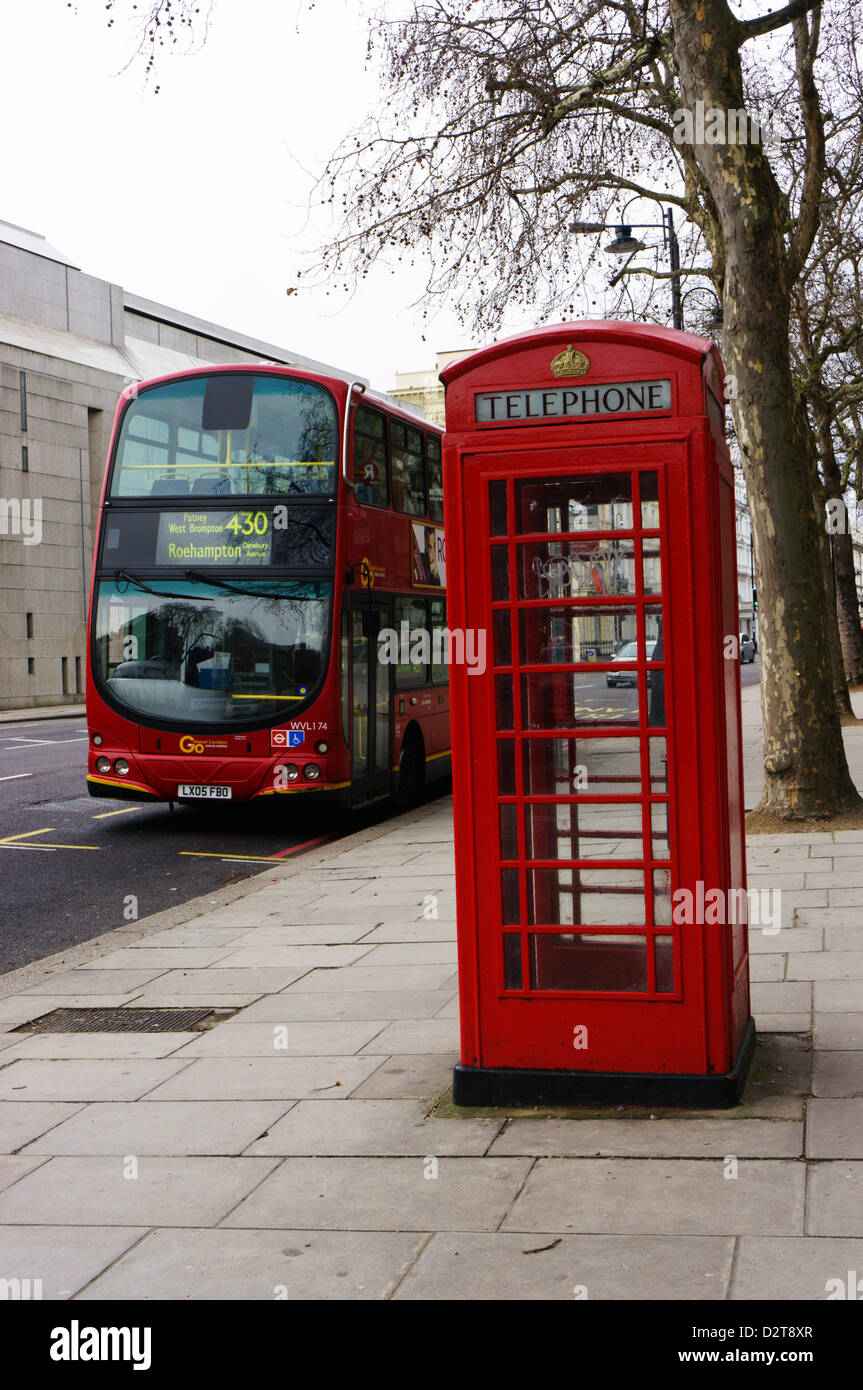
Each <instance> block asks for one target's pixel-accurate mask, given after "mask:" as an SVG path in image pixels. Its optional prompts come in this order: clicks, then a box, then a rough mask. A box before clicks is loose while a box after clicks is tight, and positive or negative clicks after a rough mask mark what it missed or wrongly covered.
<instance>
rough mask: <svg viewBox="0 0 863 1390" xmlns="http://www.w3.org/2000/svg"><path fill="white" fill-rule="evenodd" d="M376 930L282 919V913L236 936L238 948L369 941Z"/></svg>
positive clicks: (367, 926) (365, 926) (234, 943)
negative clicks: (280, 916)
mask: <svg viewBox="0 0 863 1390" xmlns="http://www.w3.org/2000/svg"><path fill="white" fill-rule="evenodd" d="M374 931H375V928H374V927H369V925H368V923H365V924H364V925H362V926H348V925H342V926H334V925H333V924H332V923H329V922H280V921H279V920H278V913H277V914H276V915H275V917H273V918H272V920H271V921H268V922H267V923H266V924H265V925H263V926H260V927H252V928H248V927H245V928H244V929H243V931H242V932H241V933H240V935H239V936H236V937H234V939H233V945H234V948H235V949H237V950H239V949H240V948H241V947H243V946H265V945H273V946H351V945H353V944H354V943H355V942H360V941H362V942H363V943H364V944H365V942H366V941H369V940H370V938H371V936H372V935H373V933H374Z"/></svg>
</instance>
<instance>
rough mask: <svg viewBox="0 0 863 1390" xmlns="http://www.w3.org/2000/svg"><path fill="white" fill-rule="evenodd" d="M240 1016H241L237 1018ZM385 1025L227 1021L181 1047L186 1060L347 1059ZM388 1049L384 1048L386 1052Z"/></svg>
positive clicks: (370, 1022) (368, 1022)
mask: <svg viewBox="0 0 863 1390" xmlns="http://www.w3.org/2000/svg"><path fill="white" fill-rule="evenodd" d="M242 1017H243V1016H242V1015H241V1018H242ZM388 1026H389V1025H388V1023H387V1020H386V1019H375V1020H371V1019H366V1020H361V1021H348V1022H340V1023H331V1022H328V1021H327V1022H324V1021H321V1022H318V1023H296V1022H293V1021H291V1022H284V1023H247V1022H245V1020H243V1021H242V1022H233V1021H232V1022H228V1023H223V1024H221V1025H220V1026H219V1027H218V1028H213V1029H211V1031H210V1032H208V1033H199V1034H197V1035H196V1036H195V1038H194V1039H193V1041H192V1042H190V1043H188V1045H187V1046H185V1047H184V1048H183V1051H182V1056H183V1057H184V1058H188V1057H275V1058H281V1057H297V1056H301V1057H327V1056H335V1057H349V1056H352V1055H353V1054H354V1053H357V1052H359V1051H360V1049H361V1048H362V1047H363V1046H364V1044H366V1043H370V1042H371V1041H372V1040H373V1039H374V1038H375V1037H376V1036H377V1034H379V1033H381V1032H382V1031H383V1030H384V1029H385V1028H387V1027H388ZM390 1050H391V1049H387V1051H390Z"/></svg>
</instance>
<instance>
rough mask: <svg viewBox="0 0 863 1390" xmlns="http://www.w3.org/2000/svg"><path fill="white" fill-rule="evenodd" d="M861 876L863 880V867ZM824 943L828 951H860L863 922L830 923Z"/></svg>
mask: <svg viewBox="0 0 863 1390" xmlns="http://www.w3.org/2000/svg"><path fill="white" fill-rule="evenodd" d="M860 878H861V880H863V869H861V870H860ZM824 945H825V947H826V948H827V950H828V951H859V950H860V948H861V946H863V922H844V923H843V924H842V925H841V926H839V925H836V926H834V925H832V924H829V925H828V926H827V927H825V929H824Z"/></svg>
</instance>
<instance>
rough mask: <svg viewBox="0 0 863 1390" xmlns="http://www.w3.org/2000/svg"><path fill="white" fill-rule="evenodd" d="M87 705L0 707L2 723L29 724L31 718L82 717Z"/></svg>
mask: <svg viewBox="0 0 863 1390" xmlns="http://www.w3.org/2000/svg"><path fill="white" fill-rule="evenodd" d="M86 713H87V706H86V705H34V706H33V708H32V709H0V724H28V723H29V722H30V720H31V719H82V718H83V717H84V715H85V714H86Z"/></svg>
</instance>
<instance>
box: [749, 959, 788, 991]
mask: <svg viewBox="0 0 863 1390" xmlns="http://www.w3.org/2000/svg"><path fill="white" fill-rule="evenodd" d="M749 978H750V980H751V981H752V983H753V984H762V983H763V982H767V983H774V982H776V981H780V980H784V978H785V956H780V955H775V954H774V955H763V956H754V955H753V956H750V957H749Z"/></svg>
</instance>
